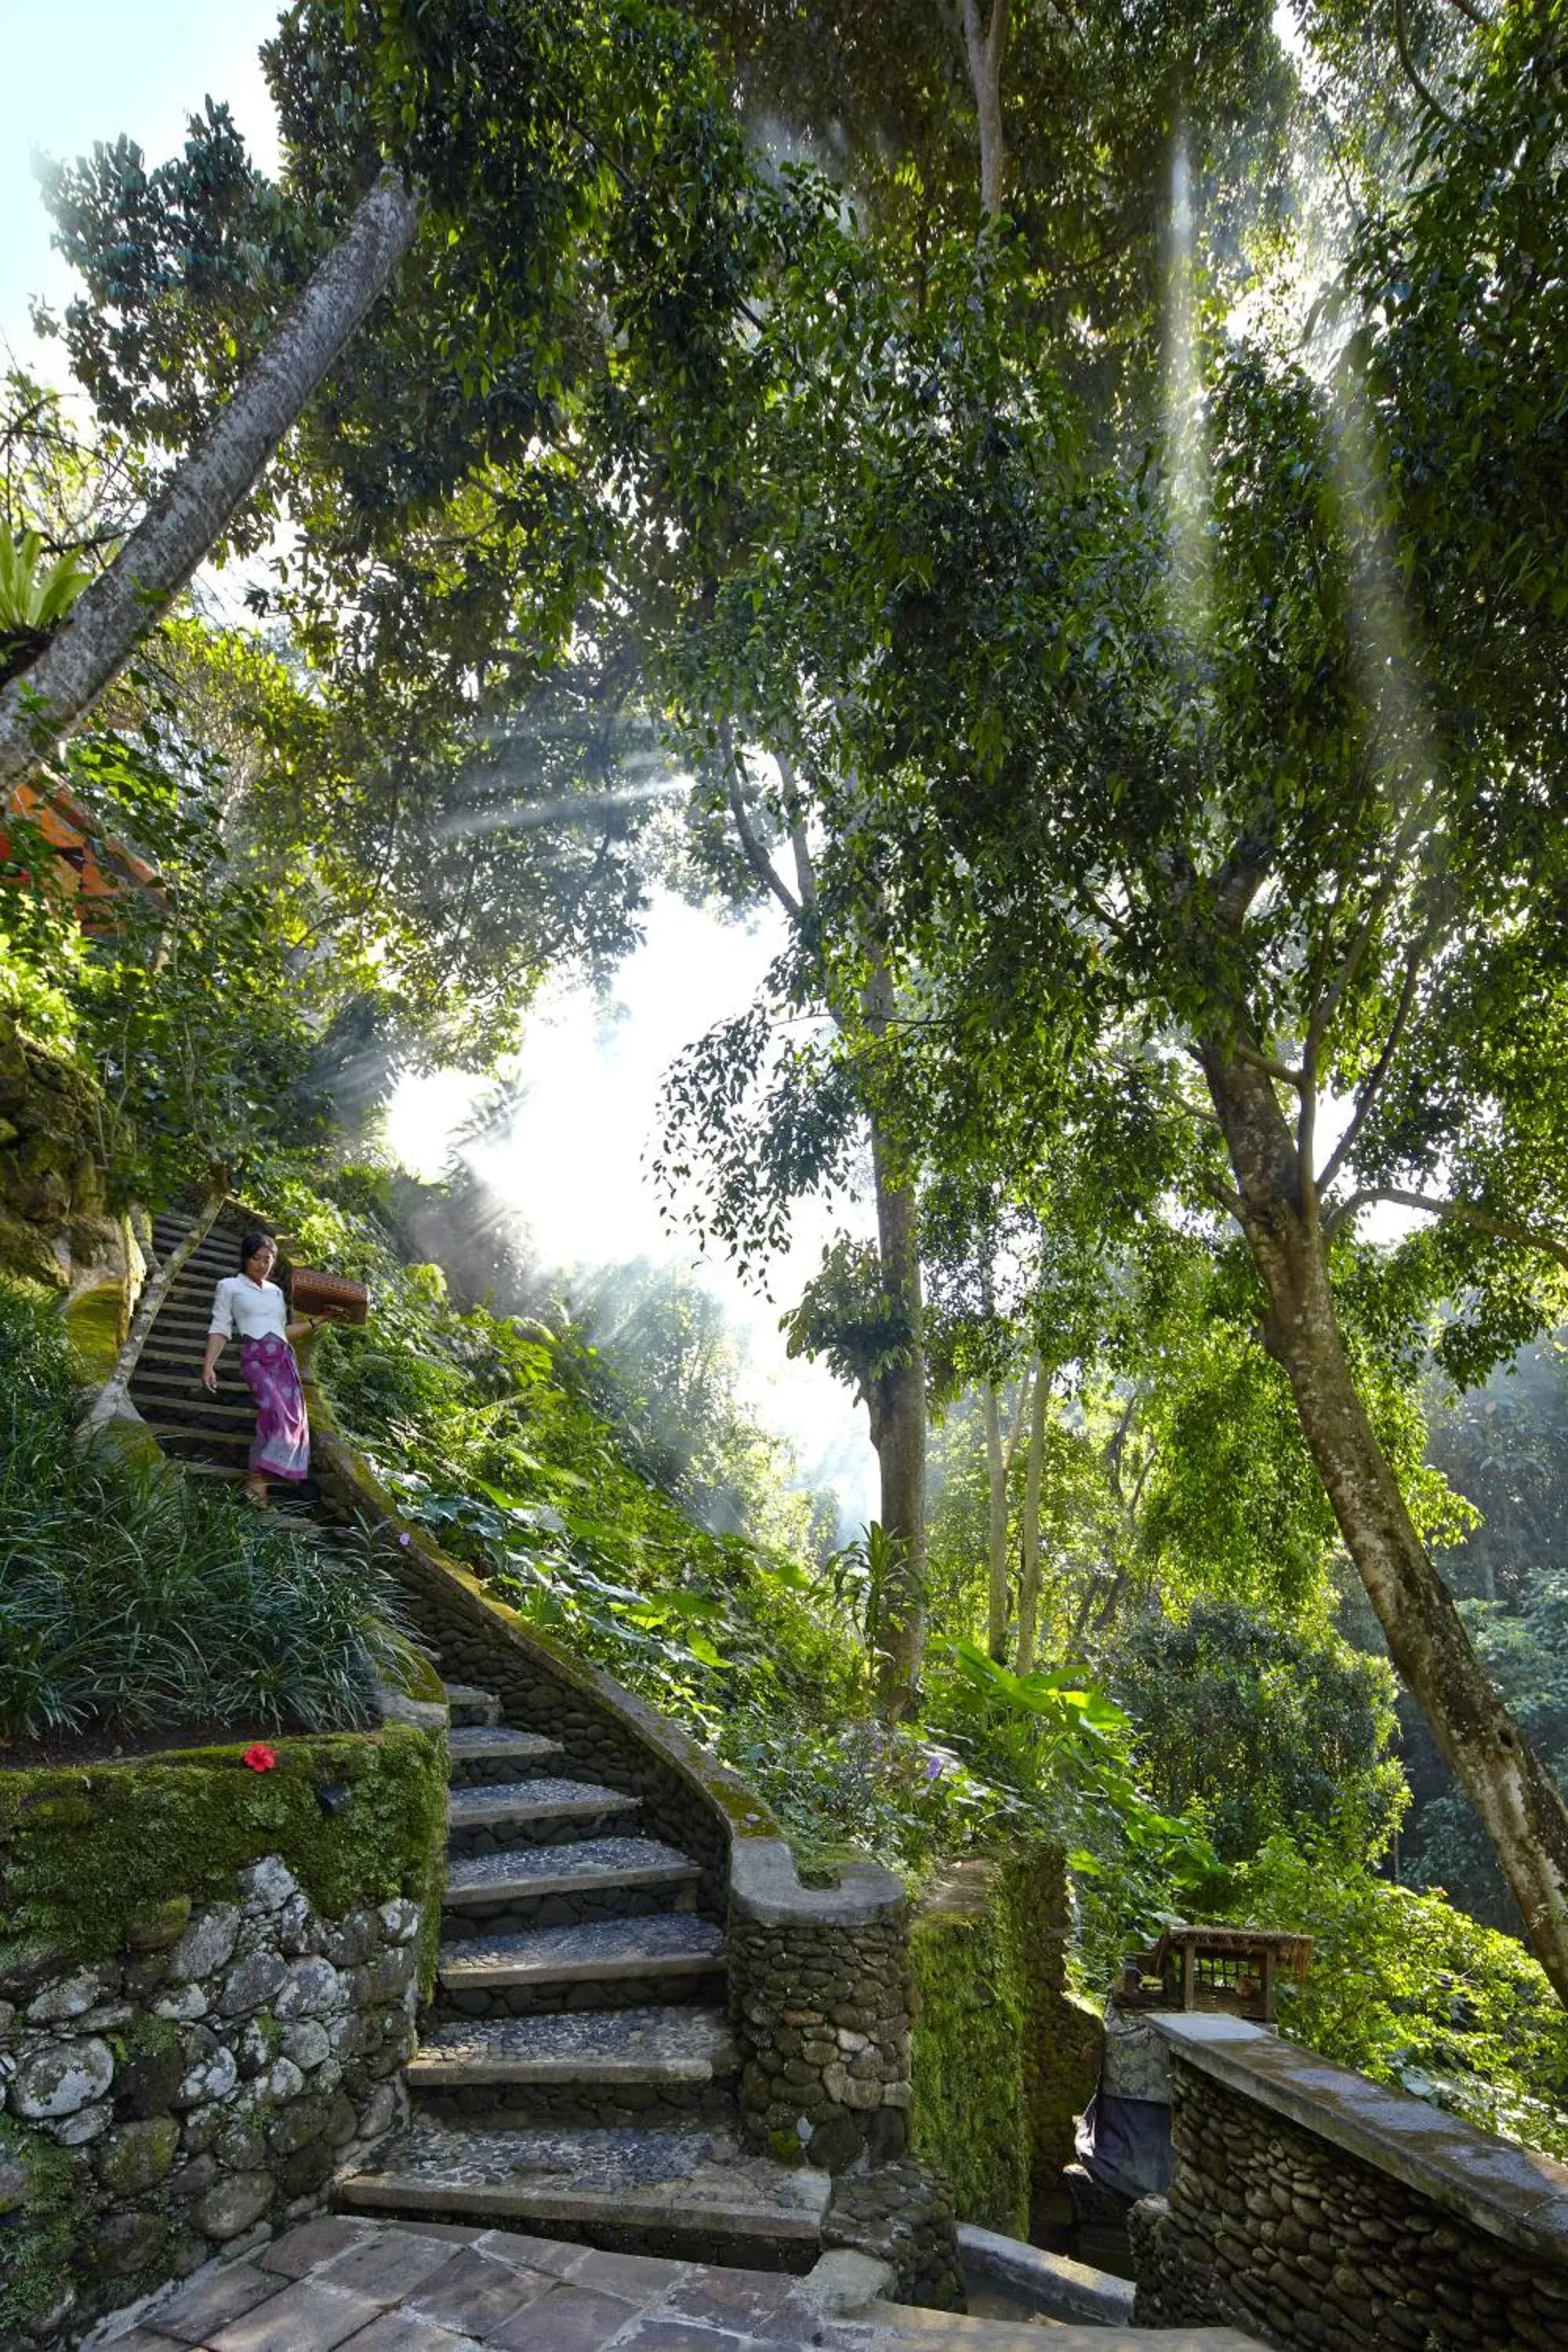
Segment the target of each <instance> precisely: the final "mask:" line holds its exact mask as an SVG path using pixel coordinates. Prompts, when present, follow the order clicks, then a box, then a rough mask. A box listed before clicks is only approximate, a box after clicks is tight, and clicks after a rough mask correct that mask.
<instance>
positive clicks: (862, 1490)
mask: <svg viewBox="0 0 1568 2352" xmlns="http://www.w3.org/2000/svg"><path fill="white" fill-rule="evenodd" d="M781 924H782V919H781V918H779V917H778V916H777V915H776V914H775V913H774V912H773V911H772V910H771V909H770V910H767V911H765V912H763V914H761V915H759V917H758V918H757V920H756V923H755V925H754V927H752V928H750V929H747V928H743V927H742V926H741V925H739V924H736V923H727V922H726V923H721V922H718V921H716V920H714V919H713V918H712V917H710V916H709V915H706V914H703V913H702V912H700V910H699V909H697V908H692V907H689V906H687V905H686V904H685V903H684V901H682V900H681V899H679V898H674V897H673V896H660V897H659V898H658V899H657V900H656V901H655V904H654V907H653V908H652V911H651V914H650V917H649V921H648V927H647V943H646V944H645V945H644V946H643V947H642V948H641V949H640V950H638V951H637V953H636V954H635V955H633V956H631V957H629V958H628V959H627V961H626V963H625V964H623V965H622V967H621V970H620V971H619V973H618V974H617V976H616V982H615V985H614V988H613V989H612V991H611V992H610V994H609V996H608V998H607V999H606V1000H605V1001H600V1000H598V999H596V998H595V996H594V995H593V994H592V993H590V992H588V991H586V990H583V989H577V990H574V991H571V992H563V993H561V994H560V995H558V996H556V997H555V998H554V999H552V1000H551V1001H549V1002H547V1003H545V1004H543V1005H542V1006H541V1007H540V1009H539V1010H538V1012H537V1013H535V1014H534V1015H533V1017H532V1018H531V1022H530V1024H529V1030H528V1034H527V1037H526V1040H525V1042H524V1045H523V1050H522V1055H521V1064H520V1074H521V1077H522V1079H523V1081H524V1083H525V1085H526V1087H527V1088H528V1093H527V1096H526V1098H525V1100H524V1102H523V1105H522V1108H521V1114H520V1116H519V1117H518V1118H517V1121H516V1123H515V1125H514V1126H513V1127H512V1129H510V1133H508V1134H507V1135H505V1136H503V1137H501V1138H500V1139H497V1140H496V1141H495V1142H493V1143H487V1144H486V1145H485V1147H484V1148H483V1150H481V1151H479V1152H478V1153H477V1154H476V1155H475V1157H476V1162H477V1165H478V1167H479V1171H480V1172H481V1173H482V1174H483V1175H484V1176H485V1177H486V1178H487V1179H488V1181H490V1182H491V1183H493V1184H495V1185H496V1186H497V1187H498V1188H499V1189H500V1191H501V1192H504V1193H506V1194H508V1195H510V1198H511V1199H512V1200H513V1201H515V1202H517V1204H518V1207H519V1209H520V1210H521V1213H522V1214H523V1216H524V1217H525V1218H526V1219H527V1221H528V1224H529V1227H530V1229H531V1233H532V1236H533V1241H534V1245H535V1247H536V1249H537V1251H538V1253H539V1255H540V1256H541V1257H542V1258H543V1259H544V1260H546V1261H547V1262H549V1263H551V1264H553V1265H563V1266H573V1265H598V1264H602V1263H605V1262H609V1263H612V1264H616V1263H624V1262H626V1260H629V1259H632V1258H637V1257H648V1258H655V1259H673V1260H675V1261H677V1262H678V1263H679V1264H680V1265H685V1266H688V1267H690V1268H692V1269H694V1270H697V1271H699V1272H700V1276H701V1278H702V1279H703V1280H704V1281H705V1283H706V1284H707V1286H708V1287H709V1288H710V1290H712V1291H713V1292H714V1293H715V1294H716V1295H717V1296H718V1297H720V1298H721V1300H722V1302H723V1304H724V1306H725V1307H726V1308H727V1309H728V1311H729V1313H730V1316H731V1320H732V1321H733V1322H734V1323H735V1324H736V1325H737V1326H738V1327H739V1329H740V1332H741V1335H742V1338H743V1339H744V1342H745V1344H746V1347H747V1349H748V1352H749V1354H750V1358H751V1368H752V1369H751V1376H750V1378H749V1380H748V1381H747V1384H746V1387H747V1393H748V1396H749V1399H750V1402H752V1405H753V1406H754V1408H755V1410H756V1412H757V1413H758V1416H759V1418H760V1419H761V1420H762V1422H763V1424H764V1426H766V1427H768V1428H771V1429H776V1430H778V1431H780V1432H781V1433H783V1434H784V1435H785V1436H787V1437H789V1438H790V1439H791V1440H792V1441H793V1443H794V1444H795V1448H796V1450H797V1453H798V1455H799V1458H800V1464H801V1469H802V1473H803V1475H805V1478H806V1479H807V1482H808V1483H809V1484H810V1485H812V1486H831V1487H832V1488H833V1490H834V1491H835V1493H836V1494H837V1496H838V1499H839V1506H840V1509H841V1512H842V1514H843V1515H844V1517H845V1518H846V1519H847V1521H848V1522H849V1523H850V1524H851V1525H852V1526H854V1527H858V1526H859V1525H860V1524H862V1523H863V1522H864V1521H865V1520H868V1519H869V1518H871V1517H874V1515H875V1512H876V1508H877V1495H876V1485H875V1475H874V1474H875V1464H874V1460H873V1457H872V1454H871V1451H870V1446H869V1444H868V1437H867V1431H866V1418H865V1414H864V1412H863V1411H861V1410H860V1409H858V1408H856V1409H853V1410H852V1409H851V1406H850V1402H849V1399H848V1396H847V1392H846V1391H845V1390H844V1389H842V1388H841V1387H840V1386H839V1384H838V1382H837V1381H835V1380H834V1379H833V1378H832V1376H831V1375H830V1374H829V1373H827V1372H826V1371H824V1370H820V1369H819V1368H818V1367H817V1366H816V1365H813V1364H805V1363H791V1362H790V1361H789V1360H788V1359H787V1358H786V1356H785V1355H784V1343H783V1340H782V1339H781V1338H780V1336H779V1330H778V1318H779V1316H780V1314H781V1312H782V1311H783V1310H784V1308H785V1307H792V1306H793V1305H794V1304H795V1299H796V1298H797V1297H799V1294H800V1291H801V1289H802V1287H803V1286H804V1285H805V1282H806V1281H807V1280H808V1278H809V1277H810V1276H811V1275H812V1274H813V1273H814V1272H815V1270H816V1265H817V1262H818V1259H819V1257H820V1255H821V1249H822V1244H823V1243H824V1242H825V1241H826V1238H827V1236H828V1234H830V1233H831V1232H832V1231H833V1230H834V1229H835V1228H836V1227H837V1226H838V1225H848V1226H851V1227H852V1228H853V1229H854V1230H856V1231H863V1230H866V1229H867V1225H868V1212H867V1210H866V1209H865V1207H864V1206H862V1205H861V1204H859V1203H857V1202H840V1203H838V1204H837V1206H836V1208H835V1209H834V1210H833V1212H832V1213H826V1212H825V1211H824V1210H823V1208H822V1207H821V1206H819V1205H818V1204H816V1203H814V1202H806V1203H804V1204H802V1206H801V1207H800V1208H799V1209H798V1210H797V1211H796V1214H795V1240H794V1246H793V1247H792V1249H791V1252H790V1254H789V1255H788V1256H787V1257H786V1258H784V1259H781V1260H780V1261H779V1262H778V1263H777V1264H776V1265H775V1266H774V1267H773V1270H772V1272H771V1275H770V1277H769V1288H770V1290H771V1292H772V1297H769V1298H764V1297H759V1295H758V1294H757V1292H756V1291H755V1290H754V1289H752V1288H749V1287H747V1286H744V1285H743V1284H742V1282H741V1281H740V1280H739V1278H738V1277H737V1276H736V1275H735V1274H734V1273H733V1271H732V1270H731V1268H730V1266H729V1265H728V1264H727V1263H726V1262H725V1261H724V1260H723V1259H722V1258H714V1257H709V1256H704V1255H702V1254H701V1252H700V1246H699V1244H698V1243H697V1241H696V1239H695V1237H694V1236H692V1235H691V1234H690V1233H689V1231H688V1230H687V1229H685V1228H683V1227H682V1228H674V1227H672V1226H671V1225H670V1223H668V1218H667V1217H666V1216H665V1214H664V1213H663V1209H662V1203H661V1201H660V1197H659V1195H658V1192H656V1190H655V1187H654V1185H653V1182H652V1180H651V1178H650V1177H649V1176H648V1175H647V1169H646V1164H645V1162H646V1158H647V1152H648V1148H649V1146H650V1145H651V1144H652V1143H653V1142H654V1140H655V1139H656V1138H657V1133H658V1090H659V1084H660V1080H661V1078H662V1076H663V1074H664V1072H665V1071H666V1070H667V1069H668V1066H669V1065H670V1063H671V1062H672V1061H673V1060H674V1058H675V1056H676V1055H677V1054H678V1053H679V1051H680V1049H681V1047H682V1046H683V1045H689V1044H690V1043H691V1042H692V1041H693V1040H694V1039H695V1038H697V1037H700V1035H701V1034H702V1033H703V1031H704V1030H706V1029H708V1028H710V1026H711V1025H712V1024H713V1023H714V1022H716V1021H719V1020H721V1019H723V1017H724V1016H725V1015H726V1014H727V1013H736V1012H739V1011H740V1010H741V1008H742V1006H743V1005H745V1004H748V1003H750V1002H751V1000H752V996H753V994H754V993H755V992H756V989H757V987H758V985H759V983H760V982H761V981H762V979H763V974H764V973H765V972H766V971H767V968H768V966H769V964H770V963H771V962H772V961H773V958H774V956H776V955H777V953H778V951H779V948H780V946H781V944H782V941H781V937H780V932H781ZM475 1093H476V1087H475V1086H474V1083H473V1082H472V1081H471V1080H469V1079H466V1078H463V1077H460V1076H458V1075H457V1074H455V1073H451V1074H448V1075H447V1076H437V1077H434V1078H414V1079H405V1081H404V1082H403V1084H402V1085H401V1086H400V1087H398V1089H397V1091H396V1093H395V1096H394V1097H393V1102H392V1107H391V1112H390V1115H389V1118H388V1120H387V1141H388V1143H389V1145H390V1146H391V1148H392V1149H393V1150H394V1151H395V1153H396V1155H397V1157H398V1158H399V1159H400V1160H403V1161H404V1162H405V1165H406V1166H408V1167H410V1168H412V1169H413V1170H414V1171H416V1173H418V1174H425V1175H432V1176H434V1175H437V1174H438V1173H439V1171H440V1170H441V1168H442V1166H443V1165H444V1163H445V1160H446V1158H447V1144H448V1139H449V1138H450V1136H451V1134H452V1132H453V1130H454V1129H456V1128H458V1127H459V1126H460V1125H461V1124H462V1121H463V1118H464V1117H465V1115H466V1113H467V1111H468V1108H469V1105H470V1104H471V1103H472V1101H473V1099H474V1097H475Z"/></svg>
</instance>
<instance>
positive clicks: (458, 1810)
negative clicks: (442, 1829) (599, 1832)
mask: <svg viewBox="0 0 1568 2352" xmlns="http://www.w3.org/2000/svg"><path fill="white" fill-rule="evenodd" d="M640 1801H641V1800H640V1799H639V1798H637V1797H628V1796H627V1795H626V1791H625V1790H621V1789H605V1788H601V1787H600V1786H599V1785H598V1784H597V1783H596V1782H595V1781H592V1780H502V1781H499V1782H496V1783H494V1784H492V1785H490V1786H489V1787H481V1788H477V1789H454V1790H452V1792H451V1795H450V1796H449V1797H448V1799H447V1841H448V1846H449V1850H450V1852H451V1853H453V1854H469V1853H493V1852H495V1851H496V1850H497V1849H498V1848H500V1847H501V1846H507V1845H520V1844H525V1843H530V1842H532V1843H535V1844H540V1845H549V1844H552V1843H560V1842H561V1840H562V1839H563V1837H564V1836H565V1835H566V1834H567V1833H568V1832H571V1831H572V1830H574V1829H582V1828H584V1827H586V1826H587V1824H588V1823H590V1822H603V1821H613V1820H615V1819H616V1817H617V1816H618V1815H620V1814H624V1813H629V1812H635V1811H637V1806H638V1804H639V1803H640Z"/></svg>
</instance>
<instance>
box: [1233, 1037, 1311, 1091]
mask: <svg viewBox="0 0 1568 2352" xmlns="http://www.w3.org/2000/svg"><path fill="white" fill-rule="evenodd" d="M1236 1058H1237V1061H1238V1062H1250V1063H1251V1064H1252V1066H1253V1068H1254V1069H1255V1070H1265V1071H1267V1072H1268V1076H1270V1077H1271V1078H1278V1079H1279V1083H1280V1085H1281V1086H1282V1087H1294V1089H1295V1091H1296V1092H1297V1093H1298V1094H1300V1092H1301V1091H1302V1089H1303V1087H1305V1085H1306V1076H1307V1074H1306V1072H1305V1071H1304V1070H1293V1069H1292V1068H1291V1067H1290V1066H1289V1062H1280V1061H1277V1060H1276V1059H1275V1057H1274V1055H1272V1054H1264V1053H1260V1052H1259V1051H1258V1047H1257V1046H1256V1045H1246V1044H1238V1045H1237V1048H1236Z"/></svg>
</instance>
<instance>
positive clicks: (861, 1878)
mask: <svg viewBox="0 0 1568 2352" xmlns="http://www.w3.org/2000/svg"><path fill="white" fill-rule="evenodd" d="M730 1895H731V1901H732V1902H733V1903H734V1905H735V1907H736V1909H737V1910H738V1911H739V1913H740V1915H741V1916H742V1918H743V1919H749V1920H751V1921H752V1922H753V1923H754V1924H755V1925H756V1926H757V1927H870V1926H872V1925H873V1924H874V1923H876V1922H877V1921H879V1920H892V1919H896V1918H897V1917H899V1916H900V1914H901V1913H902V1911H903V1908H904V1906H905V1904H906V1903H907V1902H908V1899H909V1898H908V1896H907V1895H905V1893H904V1888H903V1884H902V1882H901V1880H900V1879H897V1878H895V1877H894V1875H893V1874H892V1872H891V1871H890V1870H884V1869H883V1868H882V1866H881V1864H879V1863H875V1862H851V1863H846V1864H843V1866H842V1867H841V1869H840V1871H839V1874H838V1885H837V1886H805V1885H802V1883H801V1879H800V1874H799V1873H798V1872H797V1870H796V1869H795V1856H794V1854H793V1853H791V1852H790V1850H789V1847H788V1845H787V1844H786V1843H785V1842H784V1839H783V1838H748V1837H738V1838H737V1839H736V1840H735V1843H734V1844H733V1845H732V1846H731V1849H730Z"/></svg>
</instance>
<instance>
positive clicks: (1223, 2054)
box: [1149, 2010, 1568, 2265]
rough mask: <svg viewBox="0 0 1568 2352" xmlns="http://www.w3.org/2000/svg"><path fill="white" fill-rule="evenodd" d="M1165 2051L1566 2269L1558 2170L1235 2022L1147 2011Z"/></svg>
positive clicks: (1567, 2183) (1567, 2215) (1567, 2174)
mask: <svg viewBox="0 0 1568 2352" xmlns="http://www.w3.org/2000/svg"><path fill="white" fill-rule="evenodd" d="M1149 2021H1150V2023H1151V2024H1152V2026H1153V2027H1154V2028H1155V2030H1156V2032H1159V2033H1160V2034H1161V2035H1163V2038H1164V2039H1165V2040H1166V2041H1167V2042H1169V2043H1170V2044H1171V2047H1172V2050H1173V2053H1174V2054H1175V2055H1176V2056H1177V2057H1179V2058H1180V2059H1181V2060H1183V2061H1184V2063H1185V2064H1187V2065H1189V2066H1193V2067H1195V2068H1196V2069H1197V2070H1198V2072H1199V2073H1201V2074H1209V2075H1212V2076H1213V2078H1214V2079H1215V2081H1216V2082H1220V2083H1223V2084H1226V2087H1227V2089H1230V2090H1233V2091H1237V2092H1239V2094H1240V2095H1241V2096H1242V2097H1243V2098H1246V2099H1252V2100H1254V2101H1255V2102H1256V2103H1257V2104H1258V2105H1259V2106H1262V2107H1267V2108H1268V2109H1269V2110H1270V2112H1271V2113H1273V2114H1275V2115H1279V2116H1285V2117H1286V2119H1287V2120H1288V2121H1289V2122H1290V2123H1293V2124H1297V2125H1299V2126H1300V2127H1301V2129H1302V2130H1304V2131H1308V2132H1310V2133H1311V2134H1312V2135H1313V2136H1314V2137H1316V2138H1319V2139H1324V2140H1328V2141H1330V2142H1331V2144H1332V2145H1333V2146H1334V2147H1340V2148H1343V2149H1344V2150H1345V2151H1346V2153H1347V2154H1349V2155H1351V2156H1354V2157H1359V2158H1361V2160H1362V2162H1363V2164H1366V2165H1369V2166H1371V2168H1372V2169H1373V2171H1375V2172H1383V2173H1387V2174H1390V2175H1391V2176H1392V2177H1393V2178H1394V2179H1396V2180H1402V2181H1403V2182H1404V2183H1405V2187H1406V2188H1407V2189H1415V2190H1416V2191H1417V2193H1418V2194H1419V2195H1421V2196H1423V2197H1428V2198H1430V2199H1431V2200H1432V2202H1433V2204H1434V2205H1440V2206H1442V2207H1443V2208H1444V2209H1445V2210H1447V2212H1450V2213H1456V2214H1458V2215H1459V2216H1460V2218H1461V2219H1463V2220H1465V2221H1471V2222H1473V2223H1474V2224H1475V2225H1476V2226H1477V2227H1478V2228H1479V2229H1482V2230H1486V2231H1489V2232H1490V2233H1491V2234H1492V2235H1493V2236H1494V2237H1499V2238H1504V2239H1506V2240H1507V2241H1508V2242H1509V2243H1510V2245H1513V2246H1516V2247H1518V2248H1519V2249H1521V2251H1522V2252H1525V2253H1529V2254H1532V2255H1535V2256H1536V2257H1538V2258H1544V2259H1545V2260H1547V2261H1548V2262H1551V2263H1555V2264H1558V2265H1562V2264H1563V2263H1568V2165H1564V2164H1559V2163H1558V2162H1557V2161H1556V2160H1555V2158H1552V2157H1550V2156H1543V2155H1542V2154H1540V2153H1539V2152H1538V2151H1537V2150H1536V2149H1533V2148H1527V2147H1516V2146H1515V2145H1514V2143H1513V2142H1512V2141H1511V2140H1505V2139H1499V2138H1498V2137H1496V2135H1495V2134H1493V2133H1491V2132H1484V2131H1478V2130H1477V2128H1476V2126H1474V2125H1473V2124H1468V2123H1466V2122H1464V2121H1463V2120H1462V2119H1461V2118H1460V2117H1459V2116H1450V2115H1446V2114H1445V2113H1444V2111H1443V2110H1442V2109H1441V2108H1440V2107H1432V2106H1428V2105H1426V2101H1425V2100H1423V2099H1417V2098H1415V2097H1413V2096H1412V2095H1411V2094H1410V2093H1409V2092H1408V2091H1398V2090H1393V2089H1391V2088H1390V2087H1389V2086H1388V2084H1384V2083H1374V2082H1373V2081H1372V2080H1371V2078H1370V2077H1369V2076H1368V2075H1365V2074H1356V2073H1355V2072H1354V2070H1353V2069H1352V2068H1351V2067H1349V2066H1341V2065H1338V2064H1336V2063H1335V2062H1334V2061H1333V2060H1332V2059H1331V2058H1321V2057H1320V2056H1319V2055H1318V2053H1317V2052H1316V2051H1313V2050H1304V2049H1302V2048H1301V2046H1300V2043H1299V2042H1286V2041H1283V2040H1282V2039H1281V2038H1280V2036H1279V2034H1277V2033H1270V2032H1267V2031H1265V2029H1264V2028H1263V2027H1262V2026H1259V2025H1253V2024H1251V2023H1249V2022H1248V2021H1247V2019H1245V2018H1239V2017H1214V2016H1201V2015H1198V2016H1194V2015H1188V2014H1186V2013H1184V2012H1181V2011H1171V2010H1163V2011H1161V2010H1156V2011H1151V2012H1149Z"/></svg>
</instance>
